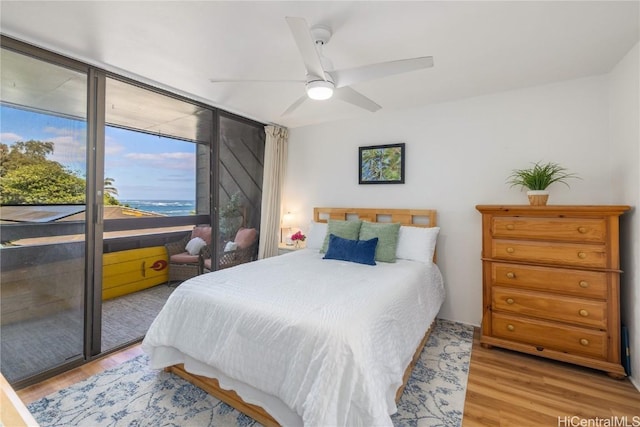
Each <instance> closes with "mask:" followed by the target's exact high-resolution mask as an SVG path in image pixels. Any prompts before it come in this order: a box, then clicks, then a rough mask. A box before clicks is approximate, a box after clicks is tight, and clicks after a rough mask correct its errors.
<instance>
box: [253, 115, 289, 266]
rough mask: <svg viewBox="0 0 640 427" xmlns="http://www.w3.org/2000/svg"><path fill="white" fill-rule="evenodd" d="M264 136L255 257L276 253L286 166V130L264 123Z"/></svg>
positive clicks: (287, 134) (287, 138)
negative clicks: (257, 243)
mask: <svg viewBox="0 0 640 427" xmlns="http://www.w3.org/2000/svg"><path fill="white" fill-rule="evenodd" d="M264 130H265V133H266V135H267V139H266V141H265V150H264V151H265V152H264V177H263V179H262V212H261V213H262V214H261V219H260V246H259V248H258V258H259V259H262V258H269V257H272V256H275V255H278V242H279V241H280V199H281V194H282V185H283V183H284V174H285V170H286V168H287V147H288V141H289V131H288V130H287V129H286V128H282V127H279V126H271V125H270V126H265V128H264Z"/></svg>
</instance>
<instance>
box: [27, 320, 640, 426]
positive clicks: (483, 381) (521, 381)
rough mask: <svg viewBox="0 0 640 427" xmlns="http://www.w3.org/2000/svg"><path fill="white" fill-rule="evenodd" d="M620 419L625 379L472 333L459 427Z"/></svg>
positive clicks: (90, 369) (63, 378) (31, 394)
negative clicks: (486, 344) (492, 343)
mask: <svg viewBox="0 0 640 427" xmlns="http://www.w3.org/2000/svg"><path fill="white" fill-rule="evenodd" d="M141 353H142V350H141V349H140V345H134V346H132V347H129V348H127V349H125V350H122V351H120V352H117V353H114V354H111V355H109V356H107V357H104V358H102V359H99V360H96V361H93V362H90V363H87V364H85V365H83V366H81V367H79V368H76V369H74V370H72V371H69V372H67V373H64V374H61V375H58V376H57V377H54V378H52V379H50V380H47V381H44V382H42V383H39V384H35V385H32V386H30V387H27V388H25V389H22V390H19V391H18V395H19V396H20V398H21V399H22V400H23V401H24V402H25V403H27V404H28V403H30V402H33V401H35V400H37V399H39V398H41V397H43V396H46V395H47V394H50V393H52V392H54V391H56V390H59V389H62V388H65V387H68V386H69V385H71V384H73V383H76V382H78V381H81V380H82V379H84V378H87V377H89V376H91V375H94V374H96V373H99V372H102V371H103V370H105V369H109V368H111V367H113V366H116V365H119V364H120V363H123V362H124V361H126V360H129V359H131V358H133V357H135V356H137V355H139V354H141ZM614 417H617V418H615V419H614ZM623 417H626V423H627V427H628V426H634V427H636V426H640V392H638V391H637V390H636V389H635V388H634V387H633V385H632V384H631V383H630V382H629V381H628V380H627V379H624V380H615V379H612V378H609V377H608V376H607V375H606V374H604V373H602V372H599V371H595V370H591V369H587V368H582V367H578V366H573V365H569V364H565V363H561V362H554V361H550V360H546V359H543V358H538V357H534V356H528V355H524V354H519V353H515V352H511V351H508V350H501V349H497V348H493V349H485V348H482V347H481V346H480V343H479V330H476V333H475V338H474V342H473V350H472V352H471V365H470V370H469V380H468V384H467V397H466V401H465V407H464V418H463V426H464V427H473V426H522V427H526V426H556V427H574V426H607V425H617V426H625V424H624V423H621V421H622V420H624V418H623ZM634 417H635V418H634ZM598 420H600V421H598ZM598 422H600V424H597V423H598ZM613 422H618V424H613ZM607 423H609V424H607Z"/></svg>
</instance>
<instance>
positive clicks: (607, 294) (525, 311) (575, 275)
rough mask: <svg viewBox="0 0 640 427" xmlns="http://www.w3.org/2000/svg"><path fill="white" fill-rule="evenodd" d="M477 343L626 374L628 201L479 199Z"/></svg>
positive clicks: (613, 373) (617, 374) (615, 375)
mask: <svg viewBox="0 0 640 427" xmlns="http://www.w3.org/2000/svg"><path fill="white" fill-rule="evenodd" d="M476 209H477V210H478V211H480V212H481V213H482V270H483V297H482V299H483V301H482V303H483V317H482V336H481V341H480V342H481V344H482V345H483V346H485V347H491V346H497V347H502V348H507V349H511V350H517V351H521V352H524V353H529V354H534V355H538V356H543V357H548V358H551V359H556V360H561V361H564V362H570V363H575V364H578V365H583V366H588V367H590V368H594V369H600V370H603V371H606V372H607V373H608V374H609V375H610V376H612V377H616V378H622V377H623V376H624V375H625V371H624V368H623V367H622V365H621V361H620V296H619V291H620V273H621V271H620V256H619V247H618V238H619V230H618V219H619V217H620V215H622V214H623V213H624V212H625V211H627V210H629V207H628V206H552V205H550V206H525V205H515V206H500V205H479V206H476Z"/></svg>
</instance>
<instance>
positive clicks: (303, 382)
mask: <svg viewBox="0 0 640 427" xmlns="http://www.w3.org/2000/svg"><path fill="white" fill-rule="evenodd" d="M443 300H444V288H443V284H442V276H441V274H440V272H439V270H438V268H437V267H436V266H435V264H431V265H426V264H423V263H419V262H415V261H406V260H398V261H397V262H396V263H391V264H390V263H381V262H379V263H378V265H377V266H368V265H361V264H354V263H349V262H344V261H335V260H323V259H322V254H319V253H318V252H317V251H315V250H310V249H306V250H300V251H296V252H293V253H290V254H287V255H283V256H279V257H273V258H269V259H265V260H261V261H258V262H253V263H249V264H243V265H241V266H239V267H235V268H230V269H225V270H221V271H217V272H213V273H208V274H204V275H201V276H198V277H195V278H193V279H190V280H189V281H187V282H185V283H183V284H181V285H180V286H179V287H178V288H177V289H176V290H175V291H174V292H173V294H172V295H171V297H170V298H169V299H168V301H167V303H166V305H165V307H164V308H163V309H162V311H161V312H160V314H159V315H158V317H157V318H156V319H155V321H154V322H153V324H152V325H151V327H150V329H149V331H148V333H147V335H146V337H145V339H144V341H143V343H142V348H143V349H144V351H145V352H146V353H148V354H149V356H150V359H151V365H152V367H154V368H163V367H165V366H169V365H172V364H177V363H185V362H187V363H185V367H186V368H187V370H189V364H188V362H189V361H195V362H196V364H198V363H199V362H202V363H199V364H201V365H202V364H205V365H209V366H211V367H213V368H215V370H216V371H218V372H223V373H224V374H225V375H226V376H227V377H228V378H231V379H233V380H237V381H239V382H241V383H246V384H248V385H250V386H252V387H253V388H255V389H257V390H260V391H262V392H264V393H267V394H269V395H273V396H276V397H277V398H278V399H280V400H281V401H282V402H283V403H284V405H286V406H287V407H289V408H290V409H291V410H292V411H293V412H295V413H297V414H298V415H299V416H300V417H301V420H302V422H303V423H304V425H306V426H358V425H360V426H377V425H381V426H382V425H384V426H390V425H392V423H391V418H390V414H393V413H395V412H396V405H395V393H396V390H397V388H398V387H399V386H400V385H401V383H402V375H403V373H404V370H405V368H406V366H407V365H408V363H409V361H410V360H411V357H412V355H413V353H414V352H415V349H416V347H417V346H418V344H419V342H420V340H421V339H422V337H423V335H424V333H425V331H426V330H427V328H428V326H429V325H430V323H431V322H432V320H433V319H434V318H435V316H436V314H437V312H438V310H439V309H440V306H441V304H442V301H443ZM196 373H199V372H196ZM222 384H223V385H224V382H222ZM236 391H238V390H236ZM241 395H242V394H241ZM245 400H247V399H245ZM248 400H249V401H250V400H251V399H248ZM254 400H255V399H254ZM259 403H262V404H266V405H267V406H268V404H267V403H265V402H264V401H261V402H259ZM265 409H267V411H269V410H270V409H269V408H268V407H266V408H265ZM274 412H276V413H272V414H271V415H272V416H274V417H275V418H276V419H277V420H278V421H279V422H281V423H290V420H284V419H282V418H281V419H278V416H277V412H278V411H277V410H274Z"/></svg>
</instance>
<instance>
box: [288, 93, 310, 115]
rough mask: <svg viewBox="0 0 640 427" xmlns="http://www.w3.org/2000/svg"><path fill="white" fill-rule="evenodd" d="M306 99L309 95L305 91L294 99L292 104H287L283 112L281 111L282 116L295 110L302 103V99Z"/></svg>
mask: <svg viewBox="0 0 640 427" xmlns="http://www.w3.org/2000/svg"><path fill="white" fill-rule="evenodd" d="M307 99H309V97H308V96H307V94H306V93H305V94H304V95H302V96H301V97H300V98H298V99H297V100H296V102H294V103H293V104H291V105H290V106H289V108H287V109H286V110H285V111H284V113H282V115H283V116H286V115H287V114H290V113H291V112H292V111H293V110H295V109H296V108H298V107H299V106H301V105H302V103H303V102H304V101H306V100H307Z"/></svg>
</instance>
